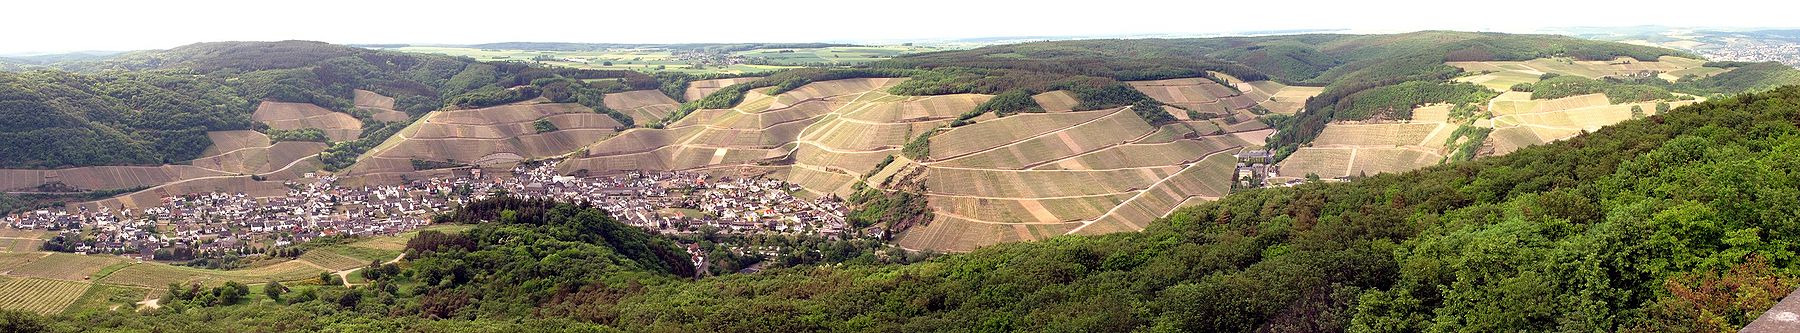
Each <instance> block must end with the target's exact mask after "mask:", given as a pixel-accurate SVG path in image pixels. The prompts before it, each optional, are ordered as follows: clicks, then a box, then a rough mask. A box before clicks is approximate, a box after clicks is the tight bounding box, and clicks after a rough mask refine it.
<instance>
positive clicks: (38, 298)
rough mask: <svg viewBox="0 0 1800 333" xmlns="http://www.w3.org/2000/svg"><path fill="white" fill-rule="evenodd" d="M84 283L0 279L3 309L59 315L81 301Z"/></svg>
mask: <svg viewBox="0 0 1800 333" xmlns="http://www.w3.org/2000/svg"><path fill="white" fill-rule="evenodd" d="M89 286H90V285H89V284H87V283H83V282H74V281H58V280H50V279H33V278H5V277H0V309H6V310H19V311H27V312H36V313H39V314H46V315H47V314H56V313H61V312H63V310H64V309H67V308H69V305H70V304H74V303H75V301H76V300H78V299H81V297H82V295H83V294H85V293H86V292H87V290H88V287H89Z"/></svg>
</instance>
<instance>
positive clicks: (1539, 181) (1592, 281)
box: [0, 87, 1800, 332]
mask: <svg viewBox="0 0 1800 333" xmlns="http://www.w3.org/2000/svg"><path fill="white" fill-rule="evenodd" d="M1797 124H1800V87H1789V88H1781V89H1777V90H1775V91H1772V92H1766V93H1759V94H1749V95H1741V96H1737V97H1729V98H1722V99H1717V100H1712V101H1708V102H1705V103H1701V104H1698V105H1694V106H1688V107H1683V108H1679V109H1676V110H1673V111H1671V112H1669V113H1666V114H1659V115H1655V116H1650V117H1647V118H1645V119H1639V120H1632V121H1627V122H1623V123H1620V124H1618V125H1615V126H1610V127H1607V128H1605V129H1602V130H1600V131H1598V132H1594V133H1591V134H1587V135H1583V136H1579V137H1576V138H1573V139H1570V140H1565V141H1560V142H1557V143H1552V144H1548V145H1543V146H1535V147H1528V148H1524V149H1521V150H1519V151H1517V152H1514V153H1512V154H1508V155H1505V156H1498V157H1491V158H1483V159H1479V160H1475V161H1466V162H1458V163H1452V164H1447V165H1441V166H1436V167H1431V168H1426V169H1422V170H1417V171H1412V172H1407V173H1402V174H1384V175H1378V176H1373V177H1369V178H1365V179H1361V180H1358V181H1355V182H1349V183H1309V184H1305V185H1301V186H1297V187H1292V188H1270V189H1257V190H1249V191H1243V192H1240V193H1235V194H1234V195H1231V196H1228V197H1225V198H1222V199H1221V200H1219V201H1217V202H1212V203H1205V204H1201V205H1199V206H1195V207H1191V208H1186V209H1182V210H1179V211H1177V212H1176V213H1175V214H1172V215H1171V216H1170V217H1168V218H1165V219H1161V220H1158V221H1156V222H1155V223H1153V224H1152V225H1151V226H1150V227H1149V228H1148V229H1147V230H1145V231H1143V232H1137V233H1120V234H1111V235H1104V236H1065V237H1058V238H1053V239H1050V240H1046V241H1042V242H1034V243H1013V244H1003V245H998V246H992V247H988V248H983V249H979V250H976V251H975V252H972V253H966V254H956V255H947V256H942V257H937V258H935V259H931V260H928V261H926V262H922V263H912V264H905V265H893V264H876V263H870V262H867V261H847V262H844V263H841V264H829V265H818V266H798V267H792V268H780V269H773V270H766V271H763V272H761V273H756V274H731V275H724V276H718V277H710V278H704V279H699V280H697V281H690V280H689V279H688V278H686V277H685V276H686V274H688V273H691V270H692V268H691V267H689V266H684V263H685V261H684V260H685V257H682V254H681V252H680V250H679V249H678V248H677V246H676V245H674V244H675V243H673V242H672V241H671V240H670V239H668V238H667V237H663V236H656V235H651V234H645V233H643V232H642V231H636V229H632V228H630V227H626V226H624V225H622V224H618V223H617V222H614V221H612V220H611V219H609V218H607V217H605V215H604V214H601V213H599V212H597V211H595V210H592V209H586V208H582V207H578V206H572V205H549V204H543V203H535V204H534V203H530V202H522V201H516V200H498V201H488V202H480V203H475V204H473V205H471V206H472V207H470V208H467V209H464V210H459V211H458V212H457V213H454V214H450V215H446V216H445V217H443V218H440V219H439V221H440V222H475V221H485V222H484V223H482V224H480V226H478V227H476V228H475V229H473V230H470V231H468V232H466V233H463V234H431V235H421V237H419V238H418V239H417V240H414V241H413V242H411V243H409V244H408V251H409V253H410V254H411V255H409V256H408V258H409V260H408V261H407V262H406V264H404V265H403V266H405V267H404V268H403V269H400V270H398V271H395V272H394V274H391V275H383V276H382V277H379V278H377V279H376V280H375V281H374V282H373V284H371V285H368V286H360V287H356V288H340V287H329V288H319V289H316V290H314V291H312V292H311V294H310V295H306V296H303V297H295V298H290V299H288V300H286V301H283V302H279V303H280V304H278V303H277V302H260V303H256V304H249V305H234V306H204V305H199V304H195V305H186V306H171V307H165V308H163V309H161V310H151V311H146V312H142V313H128V312H88V313H81V314H69V315H60V316H57V317H54V318H41V317H36V316H34V315H28V314H21V313H8V314H6V315H4V316H0V321H5V323H0V324H3V325H16V326H12V327H27V326H29V327H42V328H44V329H46V330H49V331H78V330H79V331H101V332H104V331H126V330H163V331H196V332H209V331H251V330H283V331H395V330H428V331H492V330H518V329H523V328H527V327H529V328H531V329H533V330H543V331H609V330H613V329H618V330H625V331H752V332H796V331H903V332H914V331H1012V330H1024V331H1131V330H1138V331H1167V332H1175V331H1201V332H1206V331H1214V332H1250V331H1266V332H1312V331H1354V332H1409V331H1481V332H1494V331H1506V332H1510V331H1632V332H1693V331H1730V330H1732V329H1734V328H1735V327H1738V326H1741V325H1743V324H1745V323H1747V322H1748V321H1749V320H1750V319H1752V318H1754V316H1756V315H1758V314H1759V313H1760V311H1762V310H1763V309H1765V308H1766V307H1767V306H1768V305H1770V304H1772V303H1773V302H1774V301H1775V300H1776V299H1778V298H1779V297H1780V296H1781V295H1783V294H1784V293H1785V292H1786V291H1787V290H1788V289H1789V288H1792V287H1794V286H1795V285H1796V284H1800V280H1795V279H1794V277H1795V274H1796V273H1800V262H1797V261H1796V256H1795V255H1794V253H1795V251H1796V250H1797V249H1796V246H1800V245H1796V244H1800V220H1797V218H1796V217H1797V216H1800V167H1797V166H1800V156H1796V155H1794V154H1792V152H1794V151H1800V126H1797ZM352 295H354V296H352ZM32 325H35V326H32Z"/></svg>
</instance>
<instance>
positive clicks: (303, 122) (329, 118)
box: [250, 101, 362, 141]
mask: <svg viewBox="0 0 1800 333" xmlns="http://www.w3.org/2000/svg"><path fill="white" fill-rule="evenodd" d="M250 120H254V121H259V122H263V123H265V124H269V128H274V129H282V130H296V129H302V128H317V129H319V130H322V131H324V132H325V136H326V137H328V138H330V139H331V141H350V140H355V139H356V138H357V137H358V136H360V135H362V121H360V120H356V117H351V116H350V115H349V114H345V113H342V112H334V111H331V110H326V109H325V108H322V107H319V106H318V105H312V104H308V103H287V102H271V101H263V102H262V104H260V105H257V106H256V112H255V113H252V114H250Z"/></svg>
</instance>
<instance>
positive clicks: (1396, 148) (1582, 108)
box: [1280, 57, 1724, 179]
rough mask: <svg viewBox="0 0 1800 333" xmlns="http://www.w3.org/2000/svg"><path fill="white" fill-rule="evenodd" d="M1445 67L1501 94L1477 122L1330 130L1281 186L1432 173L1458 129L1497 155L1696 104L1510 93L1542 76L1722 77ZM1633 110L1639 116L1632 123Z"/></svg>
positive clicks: (1606, 69) (1697, 67)
mask: <svg viewBox="0 0 1800 333" xmlns="http://www.w3.org/2000/svg"><path fill="white" fill-rule="evenodd" d="M1449 64H1450V65H1452V66H1456V67H1458V68H1462V69H1463V70H1465V71H1467V72H1469V73H1472V74H1471V75H1468V76H1463V77H1459V78H1456V80H1457V81H1461V82H1470V83H1475V84H1480V85H1482V86H1485V87H1487V88H1488V89H1492V90H1495V91H1500V92H1502V93H1501V94H1500V95H1499V96H1497V97H1495V98H1493V99H1492V100H1490V101H1488V103H1487V104H1486V105H1481V106H1479V109H1478V112H1480V114H1478V115H1464V116H1462V117H1454V116H1452V115H1451V113H1452V111H1453V108H1452V106H1451V105H1446V104H1438V105H1426V106H1421V107H1418V108H1416V109H1414V110H1413V112H1412V115H1413V118H1412V119H1411V120H1410V121H1406V122H1402V123H1377V124H1357V123H1347V122H1344V123H1333V124H1329V125H1327V126H1326V127H1325V130H1324V131H1322V132H1321V133H1320V134H1319V136H1318V138H1316V139H1314V140H1313V142H1312V145H1311V146H1308V147H1302V148H1300V149H1299V150H1297V151H1295V152H1294V153H1293V154H1292V155H1290V156H1288V158H1287V159H1285V160H1283V161H1282V163H1281V165H1280V174H1281V176H1283V177H1282V178H1284V179H1297V178H1300V177H1304V176H1306V175H1317V176H1319V177H1323V178H1336V177H1348V176H1362V175H1373V174H1377V173H1392V172H1405V171H1410V170H1414V169H1418V168H1423V167H1427V166H1432V165H1437V164H1440V163H1443V162H1445V161H1446V160H1447V156H1450V155H1452V153H1453V151H1454V150H1456V149H1458V147H1454V146H1452V145H1451V142H1450V140H1451V138H1452V136H1453V134H1454V133H1456V132H1457V130H1458V129H1459V128H1461V127H1470V128H1471V129H1476V130H1478V131H1487V132H1486V133H1487V134H1486V136H1485V141H1483V142H1481V143H1478V145H1479V148H1480V149H1479V150H1477V153H1479V154H1487V155H1499V154H1506V153H1510V152H1512V151H1515V150H1518V149H1519V148H1521V147H1525V146H1530V145H1536V144H1543V143H1546V142H1553V141H1557V140H1562V139H1567V138H1570V137H1574V136H1576V135H1580V134H1581V133H1584V132H1592V131H1596V130H1599V129H1600V128H1601V127H1605V126H1607V125H1612V124H1616V123H1618V122H1621V121H1625V120H1630V119H1632V118H1633V117H1638V116H1648V115H1653V114H1655V110H1656V107H1657V104H1658V103H1668V104H1669V106H1670V107H1680V106H1683V105H1688V104H1693V103H1696V101H1693V100H1676V101H1651V102H1640V103H1626V104H1613V103H1612V102H1611V101H1610V100H1609V99H1608V98H1607V96H1606V95H1605V94H1599V93H1596V94H1587V95H1578V96H1569V97H1563V98H1556V99H1532V96H1531V93H1530V92H1518V91H1510V89H1511V88H1512V86H1513V85H1515V84H1519V83H1535V82H1538V80H1539V77H1540V76H1541V75H1544V74H1546V73H1555V74H1560V75H1576V76H1582V77H1588V78H1600V77H1604V76H1612V75H1645V74H1646V73H1655V74H1657V77H1659V78H1662V79H1665V80H1669V81H1674V80H1676V79H1679V78H1680V77H1682V76H1686V75H1690V74H1691V75H1699V76H1706V75H1713V74H1718V73H1720V72H1723V71H1724V69H1720V68H1710V67H1702V66H1701V65H1702V64H1704V61H1702V60H1696V59H1687V58H1679V57H1662V58H1661V59H1660V60H1659V61H1636V60H1631V59H1630V58H1620V59H1617V60H1614V61H1575V60H1571V59H1560V58H1551V59H1534V60H1530V61H1483V62H1451V63H1449ZM1633 108H1637V109H1639V110H1641V112H1640V113H1639V114H1635V115H1634V114H1633V112H1632V109H1633ZM1453 118H1456V119H1453ZM1459 140H1460V138H1459Z"/></svg>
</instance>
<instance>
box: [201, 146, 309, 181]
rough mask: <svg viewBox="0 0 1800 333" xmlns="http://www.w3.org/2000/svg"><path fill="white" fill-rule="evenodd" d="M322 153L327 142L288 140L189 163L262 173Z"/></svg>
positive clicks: (221, 169)
mask: <svg viewBox="0 0 1800 333" xmlns="http://www.w3.org/2000/svg"><path fill="white" fill-rule="evenodd" d="M322 151H325V144H324V143H320V142H296V141H287V142H277V143H275V145H273V146H269V147H263V148H245V149H239V150H234V151H232V152H230V153H225V154H219V155H214V156H207V157H201V158H199V159H195V160H193V161H191V162H189V164H191V165H193V166H197V167H202V168H207V169H213V170H220V171H227V172H235V173H244V174H260V173H266V172H272V171H275V170H279V169H281V168H283V167H287V166H288V164H290V163H293V162H294V161H296V160H299V159H302V158H307V157H312V156H314V155H318V154H319V152H322Z"/></svg>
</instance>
